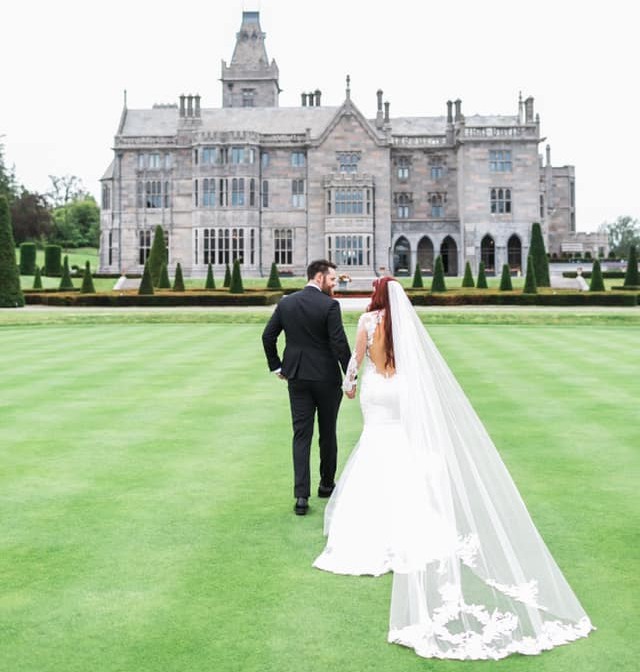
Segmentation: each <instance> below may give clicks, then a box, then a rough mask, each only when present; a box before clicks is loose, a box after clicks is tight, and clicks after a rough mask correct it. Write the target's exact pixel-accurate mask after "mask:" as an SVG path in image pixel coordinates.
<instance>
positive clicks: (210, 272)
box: [204, 264, 216, 289]
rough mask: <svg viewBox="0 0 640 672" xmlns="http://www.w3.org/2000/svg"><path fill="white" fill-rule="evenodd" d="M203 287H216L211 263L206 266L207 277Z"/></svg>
mask: <svg viewBox="0 0 640 672" xmlns="http://www.w3.org/2000/svg"><path fill="white" fill-rule="evenodd" d="M204 288H205V289H215V288H216V281H215V280H214V278H213V268H212V266H211V264H209V265H208V266H207V279H206V281H205V283H204Z"/></svg>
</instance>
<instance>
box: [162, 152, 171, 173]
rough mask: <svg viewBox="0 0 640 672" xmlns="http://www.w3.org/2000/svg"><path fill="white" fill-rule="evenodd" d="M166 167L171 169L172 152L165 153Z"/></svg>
mask: <svg viewBox="0 0 640 672" xmlns="http://www.w3.org/2000/svg"><path fill="white" fill-rule="evenodd" d="M164 169H165V170H171V154H165V155H164Z"/></svg>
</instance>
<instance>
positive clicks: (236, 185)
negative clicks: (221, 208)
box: [231, 177, 244, 207]
mask: <svg viewBox="0 0 640 672" xmlns="http://www.w3.org/2000/svg"><path fill="white" fill-rule="evenodd" d="M231 205H233V206H235V207H239V206H243V205H244V177H234V178H233V179H232V180H231Z"/></svg>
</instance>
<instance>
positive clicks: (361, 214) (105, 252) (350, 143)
mask: <svg viewBox="0 0 640 672" xmlns="http://www.w3.org/2000/svg"><path fill="white" fill-rule="evenodd" d="M220 79H221V82H222V107H220V108H207V107H203V106H202V105H201V98H200V96H199V95H181V96H180V98H179V103H178V104H169V105H154V106H153V107H152V108H151V109H144V110H132V109H128V108H127V106H126V101H125V107H124V109H123V111H122V116H121V119H120V124H119V126H118V130H117V133H116V136H115V142H114V148H113V152H114V157H113V161H112V163H111V165H110V166H109V168H108V170H107V171H106V173H105V175H104V177H103V178H102V215H101V239H100V240H101V242H100V271H101V272H110V271H111V272H114V273H115V272H120V271H121V270H123V269H124V270H125V271H128V272H140V271H141V270H142V268H143V265H144V262H145V260H146V258H147V256H148V254H149V250H150V247H151V242H152V237H153V231H154V229H155V227H156V226H157V225H158V224H160V225H162V226H163V227H164V230H165V236H166V239H167V241H168V255H169V264H170V266H173V265H175V264H176V263H177V262H180V264H181V265H182V268H183V271H184V273H185V275H186V276H188V277H189V276H190V277H204V275H205V274H206V270H207V266H208V264H209V263H211V264H212V265H213V268H214V272H215V273H216V275H217V277H220V275H221V273H222V272H223V271H224V268H225V264H227V263H229V264H231V263H232V262H233V261H234V260H235V259H237V258H239V259H240V260H241V261H242V264H243V274H244V275H245V276H247V277H251V276H264V275H268V273H269V270H270V267H271V264H272V262H273V261H275V262H276V263H277V265H278V268H279V269H280V271H281V272H285V273H286V272H290V273H293V274H296V275H299V274H303V273H304V269H305V267H306V266H307V264H308V262H309V261H310V260H312V259H316V258H320V257H326V258H328V259H331V260H333V261H334V262H336V263H337V264H338V266H339V270H340V271H341V272H347V273H349V274H350V275H352V276H373V275H375V274H376V273H379V272H381V269H384V270H385V271H386V270H390V271H391V272H392V273H395V274H400V275H401V274H407V273H412V272H413V270H414V269H415V266H416V264H419V265H420V267H421V268H422V270H423V271H424V272H425V273H429V272H431V271H432V269H433V265H434V260H435V258H436V257H437V256H438V255H441V256H442V260H443V262H444V267H445V271H446V273H447V274H449V275H461V274H462V272H463V270H464V264H465V262H467V261H469V262H470V263H471V267H472V269H473V270H474V272H477V269H478V263H479V262H480V261H483V262H484V265H485V268H486V270H487V273H489V274H491V273H498V274H499V273H500V271H501V269H502V265H503V264H505V263H508V264H509V266H510V267H511V268H512V270H514V271H521V272H524V270H525V265H526V259H527V254H528V250H529V238H530V232H531V224H532V222H536V221H537V222H540V223H541V224H542V228H543V231H544V235H545V237H546V241H547V249H548V250H549V251H551V252H554V251H555V252H560V248H561V243H562V241H563V240H564V239H566V238H567V237H568V236H569V237H570V235H571V234H572V233H575V196H574V195H575V176H574V168H573V166H562V167H554V166H552V165H551V159H550V149H549V146H548V145H547V146H546V152H545V157H544V158H543V157H542V156H541V155H540V153H539V145H540V143H541V142H542V141H543V138H541V137H540V120H539V116H538V115H537V114H536V113H535V111H534V100H533V98H532V97H528V98H526V99H525V100H522V96H520V99H519V100H518V101H514V108H515V114H513V115H490V116H480V115H473V116H466V115H465V114H464V112H463V106H462V102H461V101H460V100H454V101H447V102H446V106H445V105H444V104H443V115H442V116H437V117H393V116H392V115H391V114H390V104H389V102H383V92H382V91H377V92H375V95H376V96H377V98H376V104H377V113H376V116H375V118H374V119H367V118H365V116H364V115H363V114H362V113H361V111H360V109H359V108H358V107H357V105H356V103H355V102H354V101H353V100H352V98H351V92H350V82H349V77H347V78H346V90H345V97H344V101H343V102H342V103H341V104H340V105H338V106H329V105H325V101H324V100H323V99H322V94H321V92H320V91H319V90H314V91H310V92H306V93H302V94H301V99H300V106H299V107H279V105H278V98H279V94H280V86H279V71H278V66H277V64H276V62H275V60H272V61H269V59H268V57H267V52H266V48H265V33H264V32H263V31H262V29H261V26H260V16H259V12H243V13H242V25H241V26H240V30H239V32H238V33H237V41H236V46H235V49H234V52H233V56H232V59H231V62H230V64H229V65H227V64H226V62H225V61H223V62H222V71H221V78H220Z"/></svg>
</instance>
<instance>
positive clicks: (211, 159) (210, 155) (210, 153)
mask: <svg viewBox="0 0 640 672" xmlns="http://www.w3.org/2000/svg"><path fill="white" fill-rule="evenodd" d="M215 162H216V148H215V147H203V148H202V163H215Z"/></svg>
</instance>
